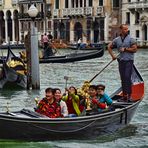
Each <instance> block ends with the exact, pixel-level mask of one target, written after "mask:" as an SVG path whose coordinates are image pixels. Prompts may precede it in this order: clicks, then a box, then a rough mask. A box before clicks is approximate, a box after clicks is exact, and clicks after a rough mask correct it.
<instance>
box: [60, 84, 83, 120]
mask: <svg viewBox="0 0 148 148" xmlns="http://www.w3.org/2000/svg"><path fill="white" fill-rule="evenodd" d="M66 91H67V92H68V94H67V95H65V96H63V97H62V100H63V101H65V102H66V104H67V107H68V113H69V117H75V116H79V115H80V114H81V111H80V109H79V103H80V100H79V96H78V95H77V90H76V88H75V87H73V86H71V87H69V89H67V90H66Z"/></svg>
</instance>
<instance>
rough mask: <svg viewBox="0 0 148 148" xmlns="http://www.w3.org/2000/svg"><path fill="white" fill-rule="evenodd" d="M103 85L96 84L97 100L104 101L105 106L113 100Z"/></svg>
mask: <svg viewBox="0 0 148 148" xmlns="http://www.w3.org/2000/svg"><path fill="white" fill-rule="evenodd" d="M104 91H105V85H102V84H99V85H97V93H98V94H97V100H98V102H100V103H105V104H106V105H107V106H110V105H111V104H112V102H113V100H112V99H111V98H110V97H109V96H108V95H107V94H106V93H105V92H104Z"/></svg>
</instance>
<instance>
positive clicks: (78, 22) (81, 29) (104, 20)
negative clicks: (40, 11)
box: [51, 0, 121, 42]
mask: <svg viewBox="0 0 148 148" xmlns="http://www.w3.org/2000/svg"><path fill="white" fill-rule="evenodd" d="M51 1H52V0H51ZM120 8H121V2H120V0H55V1H54V0H53V1H52V7H51V9H52V10H53V13H52V17H53V34H54V37H55V38H59V39H65V40H68V41H71V42H74V41H77V40H78V39H79V38H82V39H83V36H87V40H88V41H90V42H99V41H109V40H111V39H112V38H114V37H116V36H117V34H118V27H119V24H120V23H121V9H120Z"/></svg>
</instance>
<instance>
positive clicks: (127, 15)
mask: <svg viewBox="0 0 148 148" xmlns="http://www.w3.org/2000/svg"><path fill="white" fill-rule="evenodd" d="M126 24H130V12H126Z"/></svg>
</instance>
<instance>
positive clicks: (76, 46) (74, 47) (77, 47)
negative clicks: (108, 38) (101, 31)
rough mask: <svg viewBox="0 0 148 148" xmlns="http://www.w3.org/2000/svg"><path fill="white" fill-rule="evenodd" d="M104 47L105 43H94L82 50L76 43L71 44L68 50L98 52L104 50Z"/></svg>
mask: <svg viewBox="0 0 148 148" xmlns="http://www.w3.org/2000/svg"><path fill="white" fill-rule="evenodd" d="M103 46H104V44H103V43H93V44H90V45H89V46H86V47H81V48H80V47H79V46H78V44H77V43H76V44H69V45H68V46H67V48H68V49H72V50H96V49H97V48H103Z"/></svg>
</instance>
